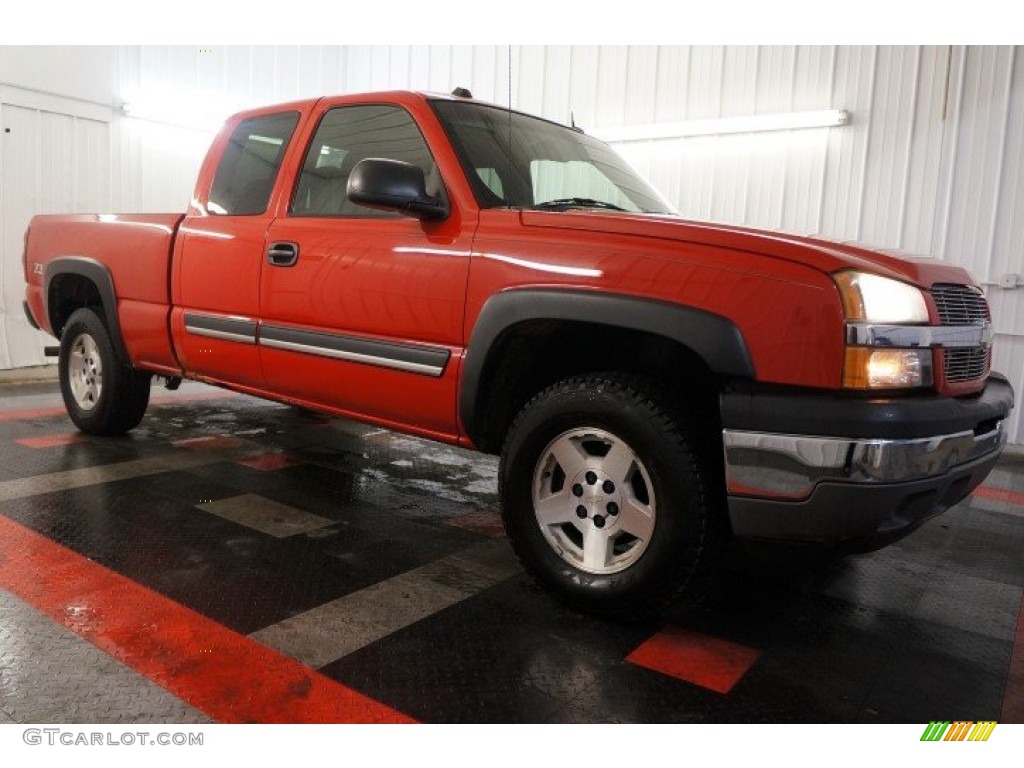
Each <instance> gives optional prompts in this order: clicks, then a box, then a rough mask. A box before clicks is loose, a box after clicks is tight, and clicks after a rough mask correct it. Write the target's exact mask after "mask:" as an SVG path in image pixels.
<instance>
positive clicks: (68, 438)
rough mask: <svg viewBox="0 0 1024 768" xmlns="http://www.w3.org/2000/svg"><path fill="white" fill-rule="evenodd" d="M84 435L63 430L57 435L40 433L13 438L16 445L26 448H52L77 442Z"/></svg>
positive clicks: (82, 438)
mask: <svg viewBox="0 0 1024 768" xmlns="http://www.w3.org/2000/svg"><path fill="white" fill-rule="evenodd" d="M84 439H85V437H84V436H83V435H81V434H80V433H78V432H65V433H63V434H59V435H41V436H39V437H23V438H21V439H19V440H15V441H14V442H16V443H17V444H18V445H24V446H25V447H27V448H53V447H54V446H55V445H67V444H68V443H78V442H81V441H82V440H84Z"/></svg>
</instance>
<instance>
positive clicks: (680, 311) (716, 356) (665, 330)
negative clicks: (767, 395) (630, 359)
mask: <svg viewBox="0 0 1024 768" xmlns="http://www.w3.org/2000/svg"><path fill="white" fill-rule="evenodd" d="M530 320H566V321H575V322H587V323H598V324H601V325H608V326H612V327H616V328H624V329H628V330H633V331H642V332H645V333H651V334H654V335H657V336H662V337H665V338H668V339H671V340H673V341H676V342H678V343H680V344H683V345H684V346H686V347H688V348H689V349H691V350H693V351H694V352H695V353H696V354H697V355H699V356H700V357H701V358H702V359H703V360H704V361H705V362H706V363H707V365H708V367H709V368H711V370H712V371H714V372H715V373H716V374H718V375H721V376H729V377H738V378H754V365H753V363H752V362H751V359H750V354H749V352H748V351H747V345H746V342H745V341H744V340H743V335H742V334H741V333H740V330H739V328H737V327H736V325H735V324H734V323H733V322H732V321H731V320H729V319H728V318H725V317H722V316H721V315H716V314H713V313H711V312H707V311H704V310H701V309H694V308H693V307H687V306H684V305H681V304H671V303H669V302H666V301H660V300H656V299H645V298H641V297H637V296H625V295H621V294H608V293H594V292H590V291H579V290H562V289H557V288H555V289H543V288H524V289H513V290H509V291H503V292H501V293H497V294H495V295H493V296H491V297H490V298H489V299H488V300H487V301H486V302H485V303H484V306H483V308H482V309H481V310H480V315H479V317H478V318H477V321H476V325H475V326H474V327H473V333H472V336H471V337H470V341H469V345H468V347H467V350H466V360H465V363H464V364H463V369H462V382H461V387H460V396H459V417H460V419H461V421H462V426H463V429H464V430H465V431H466V433H467V434H468V435H469V437H470V439H474V431H475V430H474V423H475V421H476V408H477V390H478V388H479V386H480V381H481V378H482V376H483V371H484V367H485V364H486V361H487V356H488V353H489V352H490V350H491V349H492V347H493V346H494V344H495V343H496V342H497V341H498V340H499V339H500V337H501V335H502V334H503V333H504V332H505V331H507V330H508V329H510V328H511V327H513V326H515V325H516V324H518V323H521V322H526V321H530ZM474 442H475V440H474Z"/></svg>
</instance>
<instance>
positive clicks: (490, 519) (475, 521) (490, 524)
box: [445, 512, 505, 539]
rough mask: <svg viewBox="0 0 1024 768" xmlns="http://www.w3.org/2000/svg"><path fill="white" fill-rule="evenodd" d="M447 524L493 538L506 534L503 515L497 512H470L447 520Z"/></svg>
mask: <svg viewBox="0 0 1024 768" xmlns="http://www.w3.org/2000/svg"><path fill="white" fill-rule="evenodd" d="M445 525H453V526H455V527H456V528H462V529H464V530H467V531H472V532H473V533H479V534H480V535H481V536H489V537H490V538H492V539H498V538H501V537H502V536H504V535H505V526H504V525H502V523H501V515H499V514H498V513H497V512H468V513H466V514H464V515H456V516H455V517H452V518H450V519H448V520H445Z"/></svg>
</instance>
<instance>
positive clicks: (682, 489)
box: [499, 373, 727, 620]
mask: <svg viewBox="0 0 1024 768" xmlns="http://www.w3.org/2000/svg"><path fill="white" fill-rule="evenodd" d="M591 434H603V435H604V436H605V437H606V438H607V439H608V443H607V444H608V445H617V443H616V442H615V440H618V441H619V442H621V443H622V444H624V445H625V446H626V447H627V448H628V449H630V451H631V453H632V455H633V456H634V457H635V459H636V461H635V462H634V463H632V464H631V465H630V466H631V469H630V470H629V472H630V473H631V475H630V476H631V477H632V480H631V481H626V482H622V483H621V487H620V488H619V490H620V491H621V492H622V493H628V494H629V495H630V497H631V498H634V499H636V498H638V494H643V493H647V494H650V493H653V496H651V497H650V499H649V504H648V509H649V510H650V511H651V513H652V514H651V515H650V517H651V525H652V530H651V531H650V532H649V535H647V536H646V539H637V538H636V537H633V536H629V535H627V536H625V537H623V533H625V530H626V529H623V530H621V531H619V532H617V533H614V534H613V533H612V532H611V527H612V526H613V525H615V524H618V523H620V522H621V524H622V526H624V525H625V513H622V514H623V517H621V518H620V517H618V516H616V517H615V518H612V517H610V516H608V515H601V516H602V520H601V524H600V528H601V529H602V533H603V534H604V535H605V536H606V537H607V536H612V535H614V536H616V537H617V538H615V539H613V541H612V544H611V545H609V547H608V548H607V549H605V550H604V551H605V552H611V554H610V555H607V556H608V558H609V559H610V560H611V559H614V558H615V557H618V556H619V555H617V554H616V553H618V552H619V549H620V545H619V543H618V542H620V541H623V540H625V541H627V545H626V546H627V547H628V546H629V545H630V543H632V544H633V546H636V543H634V542H631V541H630V540H634V539H635V542H638V543H640V544H642V545H643V548H642V549H641V550H639V551H640V554H639V555H636V554H629V550H627V553H626V555H622V557H625V558H626V560H625V564H624V563H621V562H620V563H618V564H615V563H611V564H610V565H609V567H613V568H620V569H621V570H617V571H616V572H610V573H602V572H596V571H589V570H587V569H585V568H584V567H583V565H584V564H585V563H584V562H583V561H582V559H579V556H580V553H584V552H585V546H586V545H585V539H584V537H585V536H586V535H588V532H587V531H586V530H585V529H586V527H587V526H588V525H593V526H595V527H597V526H598V521H597V519H596V517H597V515H598V514H599V513H600V512H601V507H602V505H604V506H605V507H606V508H607V509H608V510H611V508H612V506H615V508H616V509H618V505H609V504H607V500H608V499H609V498H612V497H611V496H605V495H603V493H604V491H600V490H598V488H599V487H600V486H601V485H602V482H603V481H601V480H600V479H599V480H596V481H592V480H591V478H590V473H589V472H588V474H586V475H579V474H576V475H574V477H580V476H583V477H586V478H587V479H586V480H585V481H583V482H577V483H572V484H571V485H569V483H570V482H571V481H570V479H569V478H568V477H567V476H566V473H565V472H564V471H562V470H561V463H560V462H559V461H558V460H557V459H555V458H554V456H555V451H554V450H553V449H552V448H553V446H555V445H556V444H559V445H563V446H564V441H565V440H570V441H578V443H574V445H576V444H578V445H579V446H580V448H579V450H581V451H582V452H583V455H584V457H585V462H591V459H595V460H596V461H597V462H599V463H600V462H602V461H605V459H604V458H600V457H596V458H595V456H590V455H587V452H588V451H589V450H598V451H599V450H600V449H601V448H600V441H598V442H596V443H595V442H594V441H593V440H592V439H591V438H590V437H587V435H591ZM612 438H614V439H612ZM559 441H562V442H561V443H560V442H559ZM588 441H589V442H588ZM588 444H589V445H592V446H595V447H594V448H593V449H590V448H587V447H586V446H587V445H588ZM714 445H715V433H714V431H713V429H710V428H709V427H708V426H707V425H702V424H700V423H699V421H697V420H696V419H691V418H689V417H688V416H687V415H686V411H685V410H683V409H679V408H676V407H674V406H673V405H672V400H671V398H670V396H669V394H668V393H667V392H666V391H664V390H662V389H661V388H660V387H659V386H658V385H657V384H656V383H655V382H653V381H650V380H647V379H643V378H640V377H634V376H631V375H626V374H617V373H598V374H590V375H586V376H578V377H573V378H570V379H567V380H564V381H561V382H558V383H557V384H554V385H552V386H551V387H548V388H547V389H545V390H544V391H542V392H541V393H540V394H538V395H537V396H536V397H534V398H533V399H532V400H530V402H528V403H527V404H526V405H525V406H524V407H523V409H522V410H521V411H520V413H519V415H518V416H517V417H516V419H515V421H514V423H513V425H512V427H511V428H510V430H509V433H508V436H507V438H506V441H505V445H504V449H503V451H502V456H501V464H500V468H499V491H500V494H501V500H502V516H503V519H504V522H505V530H506V533H507V534H508V537H509V539H510V540H511V543H512V546H513V548H514V549H515V552H516V554H517V556H518V557H519V559H520V561H521V562H522V564H523V566H524V567H525V568H526V570H527V571H528V572H529V573H530V574H532V575H533V576H534V577H535V578H536V579H537V580H538V581H540V582H541V583H542V584H543V585H544V586H546V587H547V588H548V589H550V590H551V591H553V592H554V593H555V594H557V595H559V596H560V597H561V598H563V599H564V600H565V601H567V602H568V603H570V604H571V605H573V606H574V607H576V608H579V609H582V610H585V611H588V612H591V613H596V614H600V615H603V616H607V617H610V618H616V619H622V620H639V619H644V618H648V617H650V616H652V615H655V614H657V613H660V612H661V611H663V610H664V609H665V608H667V607H668V606H670V605H677V606H686V605H688V604H691V603H693V602H697V601H699V598H700V597H701V595H702V593H703V592H704V591H705V590H704V582H705V579H704V577H705V576H707V575H708V573H709V572H710V569H711V565H712V564H713V562H714V561H715V559H716V558H717V555H718V554H719V550H720V547H719V544H720V543H721V542H722V541H723V539H724V533H725V531H726V530H727V523H726V522H725V521H726V516H725V509H724V491H723V490H722V481H721V469H720V468H719V467H717V466H716V464H715V462H716V461H717V462H720V461H721V459H720V457H721V450H720V448H719V449H717V450H715V449H714ZM608 450H609V452H608V453H606V454H605V455H606V456H608V457H610V456H611V455H612V454H611V452H610V450H611V449H608ZM545 461H546V462H547V463H545V464H542V463H541V462H545ZM552 462H554V464H552ZM552 466H554V467H555V468H554V469H553V470H552V469H548V470H545V468H546V467H552ZM584 466H588V465H587V464H585V465H584ZM600 466H602V467H603V466H604V465H603V464H600ZM641 470H643V474H642V477H641V478H640V480H639V487H638V486H637V485H636V483H637V482H638V481H637V475H638V474H641ZM560 471H561V472H562V475H563V480H562V483H563V485H564V487H565V489H566V490H565V491H564V494H563V491H561V490H559V491H558V492H557V493H558V497H559V499H558V504H561V500H562V499H563V498H566V499H568V500H569V503H570V505H571V504H575V503H576V502H577V501H587V502H588V503H590V504H591V507H589V508H588V509H589V510H591V511H593V510H596V512H594V513H593V514H592V513H591V511H588V516H587V518H585V519H584V518H582V516H581V507H580V506H577V507H576V508H575V512H576V514H577V516H580V518H581V519H579V520H573V521H565V522H559V523H557V524H555V525H553V526H552V525H550V524H549V525H548V526H545V527H543V528H542V525H541V524H540V523H539V521H538V517H537V514H536V512H535V506H534V494H535V493H536V491H535V487H541V488H542V489H547V490H550V489H549V488H548V486H547V484H548V483H551V484H552V485H551V486H550V488H555V487H556V486H557V484H558V480H557V476H558V473H559V472H560ZM552 477H553V478H554V479H551V478H552ZM608 477H609V478H611V477H612V475H608ZM587 483H589V484H590V485H591V486H592V489H590V490H587V489H586V488H585V487H584V486H585V485H586V484H587ZM648 484H649V485H650V488H649V489H648V488H646V486H647V485H648ZM603 487H604V488H605V489H608V488H611V489H612V490H615V485H614V483H613V484H611V485H608V484H604V486H603ZM627 487H629V490H623V489H625V488H627ZM645 489H646V490H645ZM578 491H583V492H585V493H586V494H589V495H588V496H586V497H585V498H581V499H572V498H570V497H569V495H568V494H572V495H573V496H575V495H577V492H578ZM541 493H543V490H542V491H541ZM538 499H543V496H540V497H538ZM622 503H623V504H626V503H629V502H627V501H626V500H625V499H622ZM581 506H582V505H581ZM557 514H558V515H562V514H566V513H563V512H558V513H557ZM569 516H570V517H571V513H569ZM634 519H635V518H634ZM606 526H608V527H609V529H608V530H604V529H605V527H606ZM574 528H575V529H584V530H577V533H576V534H573V529H574ZM545 531H546V532H545ZM589 533H593V531H590V532H589ZM577 536H578V537H579V540H580V542H584V543H580V544H577V543H576V540H577ZM553 538H557V539H558V540H557V541H553ZM644 541H646V543H644ZM574 547H577V548H578V551H575V549H574ZM630 557H635V558H636V559H635V560H634V561H632V562H630V561H629V558H630ZM574 558H575V559H574Z"/></svg>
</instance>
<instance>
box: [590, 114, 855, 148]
mask: <svg viewBox="0 0 1024 768" xmlns="http://www.w3.org/2000/svg"><path fill="white" fill-rule="evenodd" d="M849 122H850V113H849V112H848V111H847V110H845V109H819V110H815V111H812V112H783V113H781V114H775V115H745V116H743V117H713V118H709V119H707V120H687V121H686V122H683V123H660V124H657V125H624V126H621V127H619V128H605V129H603V130H595V131H594V134H595V135H596V136H597V137H598V138H601V139H604V140H605V141H608V142H620V141H651V140H655V139H685V138H688V137H690V136H719V135H722V134H727V133H757V132H761V131H793V130H798V129H801V128H830V127H834V126H837V125H847V124H848V123H849Z"/></svg>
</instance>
